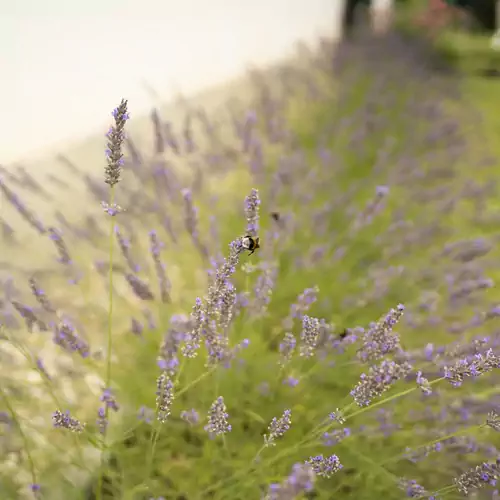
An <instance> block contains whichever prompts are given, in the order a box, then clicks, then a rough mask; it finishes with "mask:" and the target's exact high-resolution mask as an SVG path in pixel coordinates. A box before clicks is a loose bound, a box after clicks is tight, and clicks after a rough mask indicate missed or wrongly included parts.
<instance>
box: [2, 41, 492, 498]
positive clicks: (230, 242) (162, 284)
mask: <svg viewBox="0 0 500 500" xmlns="http://www.w3.org/2000/svg"><path fill="white" fill-rule="evenodd" d="M427 56H428V54H427V53H426V52H425V49H424V48H422V47H420V46H418V44H416V42H415V41H411V42H409V41H407V40H405V39H404V38H401V37H399V36H397V35H396V34H391V35H389V36H388V37H387V38H385V39H377V40H358V41H350V42H349V43H348V44H346V45H340V46H338V47H333V46H332V45H330V44H329V43H328V41H322V43H321V46H320V47H319V48H318V49H317V50H316V49H314V50H309V51H308V52H307V56H304V51H302V57H301V59H300V60H298V61H297V60H293V61H291V62H286V63H283V64H281V65H279V66H277V67H275V68H273V69H271V70H268V71H266V72H259V71H254V72H252V73H251V74H250V80H251V82H252V92H253V93H252V95H251V96H248V98H245V99H242V100H241V102H230V103H228V104H227V109H228V110H229V114H227V109H226V110H225V112H224V114H223V115H221V116H219V115H216V116H213V117H212V116H209V115H208V114H207V113H206V112H205V111H204V110H203V109H197V108H191V107H189V103H185V104H184V105H185V106H186V120H185V122H184V123H183V124H181V126H180V127H177V126H176V125H175V124H172V123H170V122H166V121H165V120H164V117H162V116H161V114H160V113H159V111H158V110H154V112H153V113H152V115H151V118H152V124H151V126H152V135H153V137H154V140H153V144H154V148H153V150H152V151H147V150H144V151H141V150H139V149H138V147H137V146H136V144H135V142H134V137H133V135H132V134H129V133H128V131H127V127H128V124H127V122H128V119H129V109H128V103H127V101H126V100H122V101H121V103H119V105H118V107H117V108H116V109H115V110H114V111H113V113H112V117H111V128H110V130H109V131H108V133H107V138H106V139H103V165H104V167H103V173H102V175H101V176H100V177H94V176H91V175H89V174H88V173H85V172H84V171H82V170H81V167H80V166H78V158H75V159H74V161H75V163H73V161H72V160H73V159H69V158H65V157H60V158H58V161H59V162H60V163H61V164H63V165H64V168H66V169H67V170H68V171H70V172H71V175H72V176H73V178H74V179H75V180H77V181H80V180H81V181H83V183H84V184H85V186H86V189H87V190H88V195H89V196H87V197H86V198H85V204H84V206H83V208H82V213H83V217H80V218H79V220H78V221H73V220H70V219H69V218H67V217H66V216H65V214H64V211H63V207H60V206H56V207H52V208H53V209H54V214H53V215H52V216H51V215H46V218H47V219H53V221H50V222H45V221H43V217H42V216H41V215H40V214H38V213H36V212H35V211H34V210H32V209H31V208H30V203H29V200H30V199H34V198H36V197H40V196H43V197H44V199H47V196H48V195H47V192H48V191H50V185H49V184H47V186H46V187H44V188H43V191H40V189H41V188H40V185H39V184H37V183H36V182H31V183H30V182H26V180H25V179H24V177H26V176H28V177H29V173H28V172H29V170H24V171H23V177H22V179H24V181H23V182H21V178H19V177H18V176H17V175H16V174H12V173H11V172H10V171H9V170H5V172H4V171H2V174H1V177H0V190H1V191H2V193H3V196H4V198H5V201H6V203H9V204H10V206H11V208H12V211H13V212H17V213H18V215H15V214H14V215H12V220H10V219H8V218H7V216H6V215H5V214H3V215H2V223H3V224H4V227H8V228H9V230H7V229H5V230H4V233H3V234H4V239H3V247H4V248H5V255H7V256H8V257H9V258H8V260H7V261H6V262H5V263H2V267H1V268H0V278H1V290H2V292H1V293H2V295H1V298H0V321H1V323H2V330H1V338H0V360H1V366H2V371H1V375H0V376H1V384H0V396H1V398H0V401H1V403H0V404H1V413H0V415H1V418H0V428H1V429H2V438H1V439H0V448H1V454H0V456H1V466H0V492H1V498H2V499H17V498H38V499H42V498H43V499H50V500H57V499H73V498H82V499H83V498H85V499H101V500H102V499H109V498H123V499H152V498H154V499H159V498H164V499H179V500H180V499H189V500H191V499H205V498H214V499H221V500H222V499H228V500H229V499H253V498H255V499H275V500H277V499H279V500H288V499H293V498H324V499H331V498H354V499H357V500H365V499H366V500H368V499H370V500H372V499H374V498H385V499H398V500H400V499H402V498H429V499H430V498H434V499H438V498H439V499H444V498H456V497H459V496H462V495H476V497H475V498H498V496H499V494H498V492H497V490H496V480H497V478H498V476H499V474H500V472H499V471H500V468H499V460H500V453H499V451H498V450H497V448H496V446H497V444H498V443H499V441H498V439H499V438H498V431H499V429H500V416H499V415H500V391H499V389H498V388H497V383H498V382H499V381H500V378H499V375H500V370H499V368H500V350H499V345H500V337H499V334H498V326H497V321H498V318H499V317H500V306H499V305H498V303H497V302H496V300H497V297H496V290H495V280H496V275H497V274H498V271H497V263H498V251H497V250H496V244H497V240H498V235H497V234H496V233H497V231H496V228H497V225H498V220H499V217H498V202H497V201H496V198H497V195H498V190H497V186H496V179H497V172H496V170H495V169H494V168H493V166H494V165H498V158H499V156H498V153H499V150H498V149H497V150H496V151H495V150H494V149H492V150H491V151H490V150H488V149H487V148H488V145H487V136H486V135H485V136H483V135H482V134H481V132H480V131H481V130H482V127H485V126H486V125H485V123H484V122H482V121H481V118H480V117H479V114H478V113H477V108H476V107H475V103H471V101H470V99H469V98H468V96H466V95H464V87H463V86H462V84H461V82H460V81H459V80H457V79H456V78H453V77H451V76H450V75H449V74H442V73H437V72H436V71H434V70H433V69H431V68H429V66H428V64H427V62H428V57H427ZM353 61H355V62H356V64H355V65H354V64H353V63H352V62H353ZM466 97H467V98H466ZM497 102H498V101H497ZM492 106H493V104H492ZM131 114H132V115H133V110H131ZM470 131H474V134H471V133H470ZM478 137H479V138H480V140H479V141H478ZM104 153H105V154H104ZM52 183H54V179H52ZM61 183H62V184H63V185H67V184H65V183H64V181H63V180H60V182H59V184H61ZM85 207H87V208H85ZM95 207H98V209H99V210H100V212H96V211H95V210H94V208H95ZM86 210H88V214H87V213H86ZM13 212H12V213H13ZM46 212H49V211H48V210H47V211H46ZM9 213H11V212H7V214H9ZM21 224H25V225H27V227H30V228H31V231H32V233H31V239H30V240H29V241H30V248H29V249H28V253H29V252H39V253H43V254H44V252H48V255H50V256H51V259H52V261H50V260H47V259H45V260H44V262H46V264H44V265H40V264H39V262H41V261H40V260H36V259H34V260H33V262H32V261H31V260H29V259H27V258H26V253H27V252H26V248H25V247H23V245H24V243H22V242H23V241H25V240H23V238H22V237H19V236H18V233H20V231H21V227H22V226H21ZM246 236H250V237H252V238H255V237H257V236H259V237H260V239H261V248H259V249H258V250H257V251H256V252H255V253H254V254H253V255H250V256H249V255H248V253H249V252H248V251H247V250H246V249H245V248H244V246H243V238H244V237H246ZM47 240H50V244H48V245H47V244H46V242H47ZM478 495H484V496H478Z"/></svg>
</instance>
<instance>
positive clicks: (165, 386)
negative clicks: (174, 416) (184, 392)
mask: <svg viewBox="0 0 500 500" xmlns="http://www.w3.org/2000/svg"><path fill="white" fill-rule="evenodd" d="M156 388H157V390H156V412H157V418H158V420H159V421H160V422H161V423H162V424H163V423H165V422H166V421H167V418H168V417H169V415H170V412H171V409H172V403H173V402H174V383H173V382H172V380H171V379H170V377H169V376H168V375H167V374H166V373H165V372H163V373H162V374H161V375H160V376H159V377H158V380H157V381H156Z"/></svg>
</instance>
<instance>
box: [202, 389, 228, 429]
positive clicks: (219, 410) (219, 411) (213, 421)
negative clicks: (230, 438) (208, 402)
mask: <svg viewBox="0 0 500 500" xmlns="http://www.w3.org/2000/svg"><path fill="white" fill-rule="evenodd" d="M228 417H229V415H228V414H227V412H226V405H225V404H224V398H223V397H222V396H219V397H218V398H217V399H216V400H215V401H214V402H213V403H212V406H211V407H210V412H209V413H208V424H207V425H206V426H205V430H206V431H207V432H208V433H209V434H212V435H215V436H222V435H223V434H226V433H228V432H231V425H230V424H229V423H228V421H227V419H228Z"/></svg>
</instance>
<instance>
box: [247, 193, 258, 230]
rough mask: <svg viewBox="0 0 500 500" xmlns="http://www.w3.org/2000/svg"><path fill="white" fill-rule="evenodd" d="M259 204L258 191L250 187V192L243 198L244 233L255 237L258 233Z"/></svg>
mask: <svg viewBox="0 0 500 500" xmlns="http://www.w3.org/2000/svg"><path fill="white" fill-rule="evenodd" d="M259 206H260V198H259V191H258V190H257V189H252V191H251V192H250V194H249V195H248V196H247V197H246V198H245V215H246V219H247V228H246V234H247V235H248V236H252V237H256V236H258V235H259Z"/></svg>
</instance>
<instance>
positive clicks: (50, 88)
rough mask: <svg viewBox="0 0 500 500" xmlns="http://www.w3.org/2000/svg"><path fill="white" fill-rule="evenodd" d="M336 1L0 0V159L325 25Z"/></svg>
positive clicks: (190, 87)
mask: <svg viewBox="0 0 500 500" xmlns="http://www.w3.org/2000/svg"><path fill="white" fill-rule="evenodd" d="M340 2H341V0H178V1H174V0H13V1H9V0H0V75H1V76H0V163H5V162H8V161H12V160H15V159H20V158H23V157H25V156H32V155H33V152H34V151H38V150H43V148H45V147H47V146H53V145H56V144H59V143H61V142H62V141H65V140H68V139H70V140H72V139H75V138H77V137H78V136H81V135H82V134H83V135H87V134H89V133H91V132H94V130H95V129H96V128H97V127H100V126H101V125H102V123H104V122H106V121H107V120H108V116H109V112H110V110H111V108H112V107H113V106H114V105H115V104H116V103H117V102H118V101H119V100H120V99H121V97H126V98H128V99H129V101H130V108H132V109H134V110H136V112H137V110H139V109H140V110H143V109H144V110H146V108H147V107H148V106H149V105H150V104H151V101H150V98H149V97H148V94H147V92H146V91H145V90H144V86H143V84H142V82H143V81H147V82H149V83H150V84H151V85H152V86H153V87H155V88H156V89H157V90H158V91H160V92H161V94H162V96H164V97H165V98H168V97H169V96H170V95H172V93H173V92H175V91H176V90H178V89H180V90H182V91H183V92H186V93H189V92H191V91H196V90H197V89H199V88H200V87H204V86H206V85H210V84H213V83H217V82H219V81H224V80H225V79H227V78H230V77H231V76H235V75H236V74H238V73H240V72H241V71H242V70H243V69H244V68H245V66H246V65H247V64H248V63H250V62H257V63H259V62H266V61H270V60H272V59H275V58H277V57H280V56H282V55H284V54H285V53H286V52H287V50H288V49H289V48H290V46H291V43H292V42H293V41H294V40H296V39H299V38H304V39H309V40H311V39H313V38H314V36H315V35H317V34H319V33H323V34H324V33H327V32H329V31H331V29H332V26H333V24H334V22H333V19H334V10H335V9H336V8H338V5H339V3H340Z"/></svg>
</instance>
